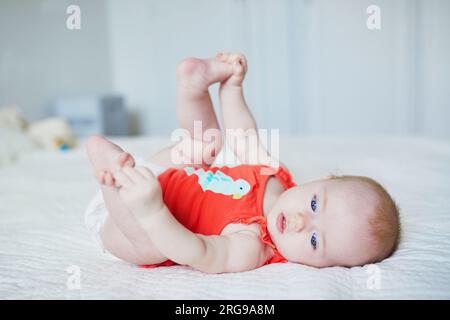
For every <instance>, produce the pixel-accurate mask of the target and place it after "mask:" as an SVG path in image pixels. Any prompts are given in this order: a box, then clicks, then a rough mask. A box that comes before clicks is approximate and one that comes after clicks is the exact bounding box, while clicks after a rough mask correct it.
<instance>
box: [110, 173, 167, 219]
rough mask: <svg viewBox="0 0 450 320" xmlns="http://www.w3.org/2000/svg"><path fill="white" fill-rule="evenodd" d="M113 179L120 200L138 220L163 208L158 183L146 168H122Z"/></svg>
mask: <svg viewBox="0 0 450 320" xmlns="http://www.w3.org/2000/svg"><path fill="white" fill-rule="evenodd" d="M114 178H115V181H116V186H117V187H118V188H120V190H119V196H120V198H121V199H122V201H123V202H124V203H125V205H126V206H127V207H128V209H130V211H131V212H132V213H133V215H134V216H135V218H137V219H138V220H140V219H142V218H145V217H146V216H148V215H151V214H154V213H157V212H159V211H160V210H161V209H162V208H163V207H164V203H163V201H162V194H161V187H160V185H159V182H158V180H157V179H156V178H155V176H154V175H153V173H152V172H151V171H150V170H148V169H147V168H145V167H134V168H133V167H124V168H122V169H121V170H120V171H117V172H116V173H114Z"/></svg>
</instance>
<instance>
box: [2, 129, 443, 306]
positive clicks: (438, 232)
mask: <svg viewBox="0 0 450 320" xmlns="http://www.w3.org/2000/svg"><path fill="white" fill-rule="evenodd" d="M113 141H115V142H117V143H119V144H120V145H122V146H123V147H124V148H125V149H127V150H128V151H130V152H132V153H134V154H139V155H143V156H146V155H149V154H151V153H153V152H155V151H157V150H158V149H159V148H161V147H163V146H165V145H166V144H167V143H168V142H169V140H168V139H167V138H163V137H145V136H144V137H137V138H116V139H114V138H113ZM280 154H281V160H282V161H283V162H284V163H285V164H286V165H287V166H288V167H289V168H290V169H291V171H292V173H293V175H294V177H295V180H296V182H297V183H301V182H305V181H309V180H311V179H315V178H319V177H322V176H325V175H327V174H329V173H334V174H345V173H351V174H358V175H368V176H371V177H374V178H375V179H377V180H379V181H380V182H381V183H382V184H383V185H384V186H385V187H386V188H387V189H388V190H389V191H390V192H391V194H392V195H393V196H394V198H395V200H396V201H397V203H398V205H399V206H400V209H401V222H402V230H403V232H402V240H401V243H400V246H399V248H398V250H397V252H396V253H395V254H394V255H393V256H392V257H390V258H388V259H386V260H384V261H383V262H381V263H378V264H376V265H368V266H364V267H355V268H351V269H348V268H341V267H334V268H327V269H315V268H311V267H306V266H301V265H296V264H291V263H286V264H272V265H267V266H265V267H262V268H259V269H256V270H252V271H249V272H243V273H235V274H233V273H230V274H220V275H208V274H204V273H201V272H198V271H195V270H193V269H191V268H190V267H185V266H175V267H161V268H157V269H141V268H138V267H135V266H132V265H130V264H127V263H124V262H121V261H117V260H114V259H111V258H110V257H108V256H105V255H104V254H102V253H101V251H100V249H99V247H98V246H97V244H96V243H95V242H94V241H93V240H92V238H91V236H90V235H89V233H88V231H87V230H86V228H85V226H84V221H83V212H84V210H85V208H86V205H87V204H88V202H89V200H90V199H91V197H92V196H93V195H94V194H95V192H96V191H97V185H96V182H95V180H94V179H93V177H92V174H91V169H90V167H89V165H88V160H87V157H86V155H85V152H84V141H81V143H80V146H79V147H78V148H77V149H74V150H71V151H69V152H66V153H58V152H50V151H40V150H34V151H33V152H29V153H27V154H25V155H23V156H22V157H20V158H19V159H18V160H17V161H16V162H15V163H12V164H8V165H5V166H3V167H0V298H1V299H431V298H434V299H450V201H449V200H450V143H449V142H448V141H447V142H445V141H436V140H426V139H421V138H406V137H379V136H377V137H358V138H356V137H354V136H352V137H345V136H341V137H329V136H328V137H325V136H322V137H321V136H314V137H306V136H305V137H283V138H281V142H280Z"/></svg>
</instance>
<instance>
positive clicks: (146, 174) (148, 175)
mask: <svg viewBox="0 0 450 320" xmlns="http://www.w3.org/2000/svg"><path fill="white" fill-rule="evenodd" d="M136 170H137V171H139V173H140V174H141V175H142V176H144V177H145V178H147V179H153V178H154V177H155V176H154V175H153V172H151V171H150V170H149V169H148V168H146V167H136Z"/></svg>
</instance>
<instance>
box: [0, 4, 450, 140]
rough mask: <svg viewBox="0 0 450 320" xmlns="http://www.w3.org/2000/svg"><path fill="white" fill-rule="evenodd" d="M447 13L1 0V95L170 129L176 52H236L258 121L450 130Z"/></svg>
mask: <svg viewBox="0 0 450 320" xmlns="http://www.w3.org/2000/svg"><path fill="white" fill-rule="evenodd" d="M70 5H77V6H78V7H79V8H80V27H81V29H70V28H68V27H67V20H68V19H69V18H70V17H71V15H72V13H73V12H68V11H67V9H68V7H69V6H70ZM370 5H376V6H378V7H379V8H380V15H379V18H380V20H379V22H380V25H379V26H380V29H374V30H371V29H369V28H368V26H367V24H366V22H367V20H368V18H369V16H370V14H369V13H367V11H366V10H367V8H368V7H369V6H370ZM449 17H450V1H448V0H369V1H366V0H277V1H274V0H227V1H224V0H221V1H218V0H190V1H185V0H170V1H165V0H146V1H144V0H130V1H121V0H111V1H104V0H95V1H93V0H90V1H89V0H85V1H81V0H79V1H76V0H71V1H66V0H2V1H1V2H0V107H7V106H16V107H17V109H18V110H19V111H20V113H21V115H22V116H23V117H24V118H25V119H27V121H30V122H34V121H41V120H43V119H46V118H47V117H51V116H55V115H57V116H62V117H65V118H66V119H67V120H68V121H69V123H70V124H71V125H72V126H73V128H75V131H76V134H77V135H86V134H90V133H93V132H97V133H109V134H120V135H124V134H130V135H137V134H145V135H153V134H156V135H165V134H169V133H171V132H172V130H173V129H175V128H176V121H175V114H174V110H175V68H176V65H177V63H178V62H179V61H180V60H181V59H183V58H184V57H188V56H196V57H210V56H212V55H215V54H216V53H217V52H219V51H229V52H230V51H231V52H232V51H239V52H242V53H244V54H246V56H247V58H248V61H249V73H248V77H247V80H246V82H245V85H246V94H247V100H248V103H249V105H250V106H251V108H252V110H253V111H254V114H255V117H256V119H257V121H258V124H259V127H260V128H267V129H270V128H278V129H280V134H331V135H335V134H343V135H347V134H348V135H361V134H368V135H372V134H375V135H414V136H425V137H431V138H435V139H444V140H449V139H450V126H449V120H450V35H449V33H450V19H449ZM216 89H217V87H212V88H211V93H212V94H213V95H214V100H215V101H216V102H217V98H216V91H217V90H216ZM93 110H95V112H94V111H93ZM99 119H102V120H99ZM105 119H107V120H105ZM98 121H100V122H102V121H103V122H102V123H101V124H98V123H97V122H98ZM125 124H126V125H125Z"/></svg>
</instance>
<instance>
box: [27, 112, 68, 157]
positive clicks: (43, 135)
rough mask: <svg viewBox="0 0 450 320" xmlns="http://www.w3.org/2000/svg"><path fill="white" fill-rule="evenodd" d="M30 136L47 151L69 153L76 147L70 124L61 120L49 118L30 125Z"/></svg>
mask: <svg viewBox="0 0 450 320" xmlns="http://www.w3.org/2000/svg"><path fill="white" fill-rule="evenodd" d="M27 132H28V135H29V137H30V138H31V139H33V141H35V142H36V143H37V144H38V145H40V146H42V147H44V148H46V149H58V150H60V151H67V150H68V149H71V148H73V147H75V146H76V139H75V136H74V135H73V133H72V130H71V129H70V126H69V124H68V123H67V122H66V121H65V120H64V119H61V118H48V119H45V120H41V121H38V122H35V123H31V124H29V125H28V131H27Z"/></svg>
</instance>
